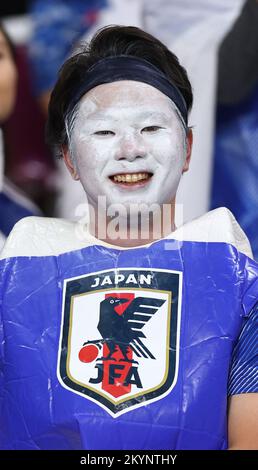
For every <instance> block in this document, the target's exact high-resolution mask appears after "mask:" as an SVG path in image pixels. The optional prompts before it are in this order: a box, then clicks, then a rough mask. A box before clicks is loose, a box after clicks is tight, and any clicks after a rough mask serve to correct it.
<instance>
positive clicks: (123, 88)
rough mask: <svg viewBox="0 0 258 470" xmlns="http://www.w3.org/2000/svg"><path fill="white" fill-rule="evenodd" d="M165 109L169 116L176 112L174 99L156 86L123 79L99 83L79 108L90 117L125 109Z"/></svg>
mask: <svg viewBox="0 0 258 470" xmlns="http://www.w3.org/2000/svg"><path fill="white" fill-rule="evenodd" d="M139 108H141V109H144V110H145V111H146V112H148V110H149V111H150V112H153V111H155V110H157V111H158V110H159V111H161V110H162V111H163V112H164V113H165V114H167V115H168V116H169V115H171V113H174V105H173V103H172V101H171V100H170V99H169V98H168V97H167V96H166V95H164V94H163V93H162V92H161V91H159V90H157V89H156V88H154V87H152V86H151V85H148V84H146V83H142V82H136V81H132V80H122V81H118V82H112V83H107V84H103V85H98V86H97V87H95V88H93V89H92V90H90V91H88V92H87V93H86V94H85V95H84V96H83V97H82V98H81V101H80V107H79V110H80V111H82V112H83V114H84V115H87V116H88V117H92V118H94V117H96V118H97V117H98V116H99V117H103V115H105V114H107V113H108V114H110V111H111V113H112V112H113V113H117V112H118V113H119V112H122V110H124V109H128V110H134V111H136V110H137V109H139Z"/></svg>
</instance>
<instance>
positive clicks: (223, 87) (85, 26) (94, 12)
mask: <svg viewBox="0 0 258 470" xmlns="http://www.w3.org/2000/svg"><path fill="white" fill-rule="evenodd" d="M0 22H1V24H2V27H1V28H0V125H1V142H0V245H1V240H2V241H3V239H4V237H6V236H7V235H8V233H9V232H10V230H11V228H12V227H13V225H14V223H15V222H16V221H17V220H19V219H20V218H21V217H24V216H26V215H43V216H48V217H49V216H55V217H65V218H69V219H73V218H74V217H75V216H76V208H77V207H78V204H80V203H83V202H84V200H85V196H84V194H83V191H82V188H81V187H80V184H78V183H77V182H74V181H72V180H71V179H70V177H69V175H68V173H67V171H66V169H65V168H64V165H63V164H62V161H59V160H56V158H55V156H54V155H51V153H50V151H49V149H48V148H47V147H46V145H45V140H44V126H45V120H46V115H47V106H48V101H49V96H50V93H51V89H52V87H53V85H54V83H55V81H56V77H57V73H58V69H59V68H60V66H61V65H62V63H63V62H64V60H65V59H66V58H67V57H68V56H69V55H70V54H71V53H72V52H73V50H74V48H76V47H77V46H78V44H79V43H80V42H82V41H85V40H86V41H87V40H88V39H89V38H90V37H91V36H92V34H94V32H95V31H96V30H97V29H98V28H99V27H101V26H104V25H108V24H124V25H135V26H139V27H141V28H143V29H145V30H146V31H148V32H150V33H151V34H153V35H154V36H156V37H158V38H159V39H161V40H162V41H163V42H164V43H165V44H166V45H167V46H168V47H169V48H170V49H171V50H172V51H173V52H175V53H176V54H177V55H178V56H179V59H180V62H182V64H183V65H184V66H185V67H186V69H187V71H188V73H189V78H190V80H191V82H192V84H193V90H194V107H193V110H192V113H191V116H190V125H191V126H193V130H194V149H193V156H192V163H191V168H190V171H189V172H188V173H187V174H186V175H184V176H183V179H182V182H181V184H180V191H179V194H178V199H177V203H178V204H179V205H178V213H177V219H178V221H177V223H178V225H180V224H181V223H182V222H186V221H189V220H192V219H193V218H195V217H198V216H200V215H202V214H203V213H205V212H206V211H208V210H210V209H214V208H216V207H219V206H226V207H227V208H229V209H230V210H231V211H232V212H233V214H234V215H235V217H236V219H237V220H238V222H239V223H240V225H241V226H242V228H243V229H244V230H245V232H246V233H247V235H248V237H249V239H250V242H251V245H252V249H253V252H254V255H255V257H258V0H227V2H225V1H222V0H130V2H128V0H27V1H26V0H24V1H22V0H17V1H12V2H7V1H5V0H3V1H2V2H1V6H0ZM3 28H4V29H3ZM5 31H6V32H7V34H8V36H9V37H10V38H11V43H10V42H9V38H8V36H6V34H5Z"/></svg>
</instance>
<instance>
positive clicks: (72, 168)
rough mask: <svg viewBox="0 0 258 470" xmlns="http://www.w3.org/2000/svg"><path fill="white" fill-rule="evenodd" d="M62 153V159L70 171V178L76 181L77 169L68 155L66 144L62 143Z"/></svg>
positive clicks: (77, 178) (77, 177)
mask: <svg viewBox="0 0 258 470" xmlns="http://www.w3.org/2000/svg"><path fill="white" fill-rule="evenodd" d="M61 150H62V155H63V159H64V162H65V164H66V167H67V168H68V171H69V173H71V175H72V178H73V179H74V180H76V181H78V180H79V179H80V177H79V175H78V173H77V170H76V168H75V165H74V163H73V161H72V159H71V155H70V152H69V150H68V148H67V146H65V145H63V146H62V148H61Z"/></svg>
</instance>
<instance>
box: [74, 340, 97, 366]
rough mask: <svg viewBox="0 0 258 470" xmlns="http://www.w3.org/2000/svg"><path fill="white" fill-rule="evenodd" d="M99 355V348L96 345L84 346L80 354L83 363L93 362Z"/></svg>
mask: <svg viewBox="0 0 258 470" xmlns="http://www.w3.org/2000/svg"><path fill="white" fill-rule="evenodd" d="M98 354H99V350H98V347H97V346H96V345H95V344H88V345H87V346H83V348H81V350H80V352H79V359H80V361H81V362H92V361H94V360H95V359H96V358H97V357H98Z"/></svg>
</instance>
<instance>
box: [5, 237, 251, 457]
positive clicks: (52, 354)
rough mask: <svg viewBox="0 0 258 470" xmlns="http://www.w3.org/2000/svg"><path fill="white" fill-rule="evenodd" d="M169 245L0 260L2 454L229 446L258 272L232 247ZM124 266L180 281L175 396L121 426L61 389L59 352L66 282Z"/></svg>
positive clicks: (129, 415)
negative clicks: (231, 400)
mask: <svg viewBox="0 0 258 470" xmlns="http://www.w3.org/2000/svg"><path fill="white" fill-rule="evenodd" d="M168 243H170V242H167V241H164V240H161V241H158V242H155V243H153V244H152V245H151V246H150V247H148V248H135V249H130V250H122V251H120V250H116V249H112V248H106V247H103V246H100V245H92V246H88V247H86V248H84V249H81V250H78V251H73V252H68V253H65V254H62V255H59V256H56V257H54V256H47V257H40V256H39V257H18V258H9V259H6V260H2V261H1V262H0V270H1V272H2V275H1V278H0V292H1V297H0V313H1V321H0V353H1V354H0V447H1V448H2V449H124V450H126V449H155V450H157V449H225V448H227V382H228V374H229V367H230V361H231V355H232V350H233V347H234V345H235V343H236V341H237V338H238V336H239V333H240V331H241V328H242V325H243V323H244V319H245V318H246V317H247V316H248V314H249V312H250V310H251V309H252V307H253V306H254V304H255V302H256V301H257V296H258V288H257V266H256V263H255V262H253V261H252V260H250V259H249V258H247V257H246V256H245V255H243V254H240V253H238V251H237V250H236V249H235V248H234V247H232V246H231V245H227V244H225V243H200V242H198V243H197V242H195V243H193V242H183V243H182V244H180V242H173V241H172V242H171V243H172V244H173V243H174V244H173V245H172V248H173V249H171V250H168ZM125 268H131V269H137V268H138V269H139V268H141V269H142V268H146V269H151V270H153V271H155V269H159V270H163V271H164V270H165V272H168V273H170V272H171V271H177V272H179V273H182V276H183V277H182V278H183V284H182V306H181V307H180V304H179V308H180V310H181V325H180V329H179V332H180V335H179V351H178V354H179V368H178V376H177V379H176V383H175V384H174V388H173V389H172V390H171V391H170V392H169V393H167V394H165V395H164V396H162V397H159V399H157V401H154V402H151V403H148V402H146V403H143V404H142V406H140V407H138V408H136V409H128V410H127V412H126V413H124V414H123V415H121V416H119V417H116V418H114V417H113V416H111V415H110V414H109V413H108V412H107V411H106V410H105V409H103V407H100V406H99V404H98V403H96V402H94V401H92V400H89V399H88V398H87V396H82V395H79V394H77V393H76V392H75V391H74V390H69V389H67V388H66V387H64V386H63V384H62V383H61V382H60V380H59V379H58V376H57V369H58V349H59V340H60V334H61V330H62V327H61V323H62V321H61V315H62V313H61V312H62V295H63V292H64V282H65V280H67V279H71V278H78V277H79V278H78V282H77V287H78V286H79V287H80V285H81V284H80V282H81V281H80V276H85V275H86V274H89V273H95V272H99V271H101V270H111V271H112V272H114V273H115V272H117V270H118V269H125ZM75 284H76V283H75ZM77 287H76V285H75V286H74V287H73V288H76V289H77ZM108 287H109V286H108ZM157 292H158V291H157ZM176 300H177V299H174V300H173V302H175V301H176ZM158 334H159V330H158V329H157V335H158ZM62 344H63V343H62ZM62 347H64V346H62ZM62 351H63V353H65V351H64V350H63V349H62Z"/></svg>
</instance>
